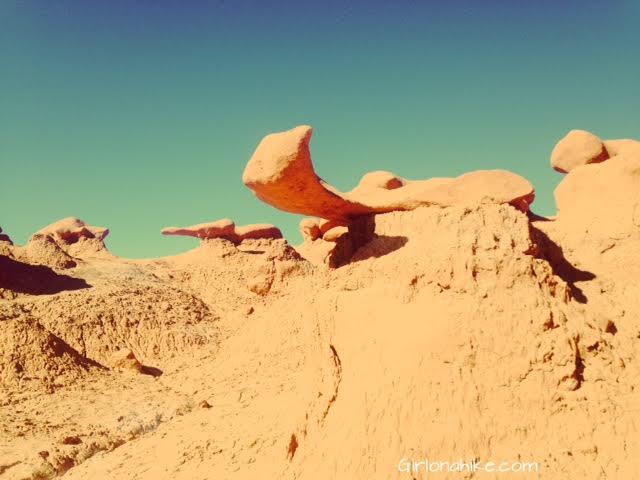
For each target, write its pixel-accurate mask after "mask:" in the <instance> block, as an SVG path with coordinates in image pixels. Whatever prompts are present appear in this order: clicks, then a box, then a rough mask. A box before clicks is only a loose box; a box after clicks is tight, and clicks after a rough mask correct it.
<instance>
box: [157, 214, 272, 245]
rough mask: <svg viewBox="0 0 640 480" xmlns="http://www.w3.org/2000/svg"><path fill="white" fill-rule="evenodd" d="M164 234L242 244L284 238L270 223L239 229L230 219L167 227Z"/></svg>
mask: <svg viewBox="0 0 640 480" xmlns="http://www.w3.org/2000/svg"><path fill="white" fill-rule="evenodd" d="M162 234H163V235H178V236H187V237H195V238H199V239H201V240H212V239H214V238H222V239H225V240H229V241H231V242H233V243H240V242H242V241H244V240H258V239H272V240H275V239H278V238H282V232H281V231H280V229H279V228H278V227H276V226H275V225H271V224H270V223H253V224H250V225H244V226H241V227H238V226H236V224H235V223H234V222H233V220H231V219H229V218H223V219H220V220H216V221H215V222H209V223H200V224H198V225H192V226H190V227H166V228H163V229H162Z"/></svg>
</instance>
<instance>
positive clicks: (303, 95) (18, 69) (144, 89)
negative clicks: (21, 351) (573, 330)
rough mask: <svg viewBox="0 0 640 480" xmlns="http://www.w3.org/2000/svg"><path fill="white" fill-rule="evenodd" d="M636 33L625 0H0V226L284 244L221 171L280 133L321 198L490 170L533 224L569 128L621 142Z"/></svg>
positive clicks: (633, 11)
mask: <svg viewBox="0 0 640 480" xmlns="http://www.w3.org/2000/svg"><path fill="white" fill-rule="evenodd" d="M639 25H640V2H638V1H637V0H620V1H616V0H614V1H611V2H604V1H590V0H582V1H577V0H571V1H557V0H556V1H548V0H543V1H535V2H530V1H507V0H503V1H483V2H480V1H452V2H402V1H398V2H376V1H367V2H364V1H363V2H334V1H328V2H300V1H297V2H284V1H279V2H268V1H261V2H245V1H241V0H239V1H210V2H198V1H191V2H178V1H175V2H169V1H139V2H130V1H124V0H119V1H118V0H115V1H89V0H84V1H80V0H78V1H69V0H56V1H45V0H42V1H35V0H34V1H16V0H0V69H1V71H0V226H2V228H3V229H4V230H5V231H6V232H7V233H8V234H9V235H10V236H11V237H12V238H13V239H14V241H16V242H17V243H23V242H25V241H26V240H27V238H28V237H29V235H30V234H31V233H33V232H34V231H36V230H37V229H39V228H41V227H43V226H44V225H47V224H48V223H51V222H53V221H55V220H58V219H60V218H62V217H66V216H70V215H73V216H78V217H80V218H82V219H84V220H85V221H87V222H89V223H91V224H94V225H101V226H106V227H109V228H110V229H111V235H110V236H109V238H108V245H109V247H110V249H111V250H112V251H113V252H114V253H116V254H118V255H123V256H129V257H152V256H160V255H167V254H171V253H176V252H179V251H183V250H186V249H188V248H189V247H190V246H193V245H195V244H197V241H195V240H193V239H183V238H167V237H163V236H161V235H160V229H161V228H162V227H164V226H168V225H189V224H192V223H199V222H205V221H211V220H215V219H218V218H221V217H230V218H233V219H234V220H235V221H236V223H238V224H244V223H254V222H270V223H274V224H276V225H278V226H279V227H281V228H282V229H283V231H284V233H285V235H286V236H287V237H288V238H289V239H290V240H292V241H293V242H294V243H297V241H298V240H299V237H298V233H297V224H298V221H299V219H300V217H298V216H296V215H290V214H286V213H283V212H279V211H277V210H275V209H273V208H271V207H269V206H267V205H264V204H262V203H261V202H260V201H258V200H257V199H255V198H254V197H253V195H252V193H251V192H250V191H249V190H248V189H246V188H245V187H244V186H243V185H242V181H241V175H242V171H243V168H244V165H245V163H246V161H247V160H248V159H249V157H250V156H251V153H252V152H253V150H254V149H255V147H256V145H257V144H258V142H259V141H260V139H261V138H262V137H263V136H264V135H266V134H267V133H270V132H274V131H280V130H285V129H289V128H291V127H293V126H295V125H298V124H309V125H312V126H313V127H314V130H315V133H314V138H313V140H312V144H311V146H312V154H313V158H314V162H315V164H316V168H317V171H318V173H319V174H320V176H322V177H323V178H324V179H325V180H326V181H328V182H329V183H332V184H334V185H336V186H337V187H339V188H341V189H349V188H351V187H353V186H354V185H355V184H356V183H357V181H358V179H359V178H360V177H361V175H362V174H364V173H365V172H367V171H370V170H378V169H385V170H391V171H394V172H396V173H398V174H400V175H402V176H405V177H408V178H427V177H432V176H455V175H459V174H461V173H464V172H466V171H469V170H474V169H489V168H504V169H508V170H511V171H514V172H516V173H518V174H521V175H523V176H525V177H526V178H528V179H529V180H530V181H531V182H532V183H533V184H534V185H535V187H536V190H537V199H536V202H535V203H534V206H533V209H534V210H535V211H536V212H538V213H541V214H551V213H553V212H554V210H555V207H554V202H553V189H554V188H555V186H556V185H557V183H558V181H559V180H560V179H561V176H560V175H559V174H557V173H555V172H553V171H552V170H551V168H550V167H549V163H548V161H549V160H548V158H549V152H550V150H551V148H552V147H553V145H554V144H555V142H556V141H557V140H558V139H559V138H560V137H562V136H563V135H564V134H565V133H566V132H567V131H568V130H569V129H571V128H583V129H587V130H590V131H593V132H594V133H596V134H598V135H599V136H601V137H603V138H621V137H632V138H639V137H640V52H639V50H640V28H639Z"/></svg>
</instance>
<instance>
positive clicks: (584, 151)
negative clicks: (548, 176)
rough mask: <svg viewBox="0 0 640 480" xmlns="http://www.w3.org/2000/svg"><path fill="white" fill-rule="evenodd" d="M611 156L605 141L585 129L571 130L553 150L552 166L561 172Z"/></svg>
mask: <svg viewBox="0 0 640 480" xmlns="http://www.w3.org/2000/svg"><path fill="white" fill-rule="evenodd" d="M608 158H609V152H608V151H607V147H606V146H605V144H604V142H603V141H602V140H600V138H598V137H597V136H595V135H594V134H593V133H590V132H587V131H585V130H571V131H570V132H569V133H568V134H567V135H566V136H565V137H564V138H562V140H560V141H559V142H558V143H557V144H556V146H555V147H554V149H553V151H552V152H551V166H552V167H553V168H554V169H555V170H557V171H558V172H561V173H568V172H570V171H571V170H573V169H574V168H576V167H580V166H582V165H588V164H590V163H599V162H603V161H605V160H607V159H608Z"/></svg>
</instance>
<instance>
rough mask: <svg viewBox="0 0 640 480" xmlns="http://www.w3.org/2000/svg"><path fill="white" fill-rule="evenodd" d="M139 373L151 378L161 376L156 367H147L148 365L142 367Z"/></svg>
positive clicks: (160, 371)
mask: <svg viewBox="0 0 640 480" xmlns="http://www.w3.org/2000/svg"><path fill="white" fill-rule="evenodd" d="M140 373H142V374H143V375H151V376H152V377H159V376H160V375H162V370H160V369H159V368H156V367H149V366H148V365H143V366H142V368H141V369H140Z"/></svg>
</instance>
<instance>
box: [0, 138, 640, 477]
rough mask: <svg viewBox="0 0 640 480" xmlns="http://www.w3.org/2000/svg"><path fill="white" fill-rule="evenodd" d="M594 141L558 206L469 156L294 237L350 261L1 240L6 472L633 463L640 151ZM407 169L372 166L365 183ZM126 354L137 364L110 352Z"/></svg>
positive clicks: (637, 464)
mask: <svg viewBox="0 0 640 480" xmlns="http://www.w3.org/2000/svg"><path fill="white" fill-rule="evenodd" d="M616 142H617V141H616ZM629 142H631V143H629ZM605 145H606V146H607V150H608V151H609V152H610V153H611V155H612V158H610V159H607V160H606V161H604V162H600V163H593V164H589V163H588V164H586V165H581V166H576V167H575V168H573V169H571V171H569V173H568V174H567V175H566V176H565V177H563V180H562V183H561V184H560V186H559V187H558V189H557V192H556V198H557V201H558V209H559V212H558V215H557V217H556V218H553V219H551V218H548V219H547V218H542V217H539V216H536V215H530V214H527V213H524V212H526V210H527V208H526V207H528V204H529V203H530V201H531V197H530V196H531V195H532V190H531V192H529V193H526V191H527V190H528V187H527V188H525V185H524V184H522V185H520V186H517V188H516V190H519V193H518V194H520V193H523V192H524V193H523V194H522V195H521V196H519V197H518V198H517V199H516V197H513V198H511V200H510V201H506V202H503V204H498V203H501V202H499V201H498V200H500V197H499V195H498V194H496V193H495V192H502V194H504V192H505V191H508V189H511V188H513V185H514V182H513V181H512V180H513V179H512V177H510V176H509V174H506V175H503V174H502V173H498V174H496V173H490V174H488V175H486V174H484V173H482V172H480V173H478V172H476V173H473V174H470V175H467V176H462V177H459V178H458V179H439V180H438V179H432V180H430V181H426V182H428V184H427V186H428V189H429V194H430V195H434V192H436V193H437V199H438V201H439V202H440V203H435V204H430V203H429V204H422V205H420V204H416V206H415V208H413V209H410V210H398V211H391V212H386V213H376V214H364V213H362V212H361V213H358V214H357V215H349V216H348V218H336V217H335V216H319V218H313V219H308V220H305V221H303V222H301V229H302V230H303V232H304V234H305V237H304V238H305V241H304V242H303V245H302V246H300V247H298V251H301V252H302V251H305V249H307V250H308V251H307V252H305V253H307V254H309V256H311V255H314V254H318V257H319V261H318V262H317V263H323V264H330V266H332V267H339V268H332V269H325V268H317V267H315V266H313V265H311V264H310V263H309V262H307V261H304V260H302V259H301V258H300V257H299V256H298V255H297V254H296V253H295V251H294V250H293V249H292V248H291V247H290V246H289V245H288V244H287V243H286V241H285V240H284V239H276V240H273V239H264V238H257V239H253V238H251V239H246V240H244V241H243V242H241V244H238V245H234V243H232V242H231V241H229V240H227V239H215V238H214V239H211V240H207V239H203V240H205V241H203V242H202V243H201V245H200V246H198V247H197V248H195V249H193V250H191V251H189V252H185V253H183V254H180V255H177V256H173V257H165V258H161V259H149V260H139V261H133V260H125V259H119V258H116V257H109V258H104V259H103V258H100V259H96V258H93V257H87V258H86V259H85V260H83V261H82V263H81V264H80V265H79V266H78V268H77V269H75V270H74V271H73V274H74V275H77V276H78V278H71V277H63V276H62V275H61V274H60V273H59V272H51V269H48V268H44V267H39V266H34V265H29V264H26V263H25V262H24V259H23V260H19V259H18V257H19V255H20V254H21V252H20V251H19V249H15V248H13V247H11V249H9V250H8V252H9V254H8V255H0V262H2V263H1V264H0V267H1V268H0V286H1V285H3V284H4V283H2V282H9V283H10V284H11V285H13V288H16V289H20V290H21V296H20V297H18V298H16V299H13V298H5V299H4V300H2V301H0V382H1V383H2V385H1V386H2V388H0V408H1V409H2V410H1V411H2V414H1V415H0V469H2V470H0V472H2V475H3V478H4V477H7V478H8V479H10V480H13V479H23V478H48V477H53V476H56V475H58V476H60V475H63V474H64V475H65V478H69V479H70V480H73V479H87V478H116V479H117V478H123V479H124V478H127V479H128V478H137V479H139V480H151V479H154V480H155V479H157V478H172V479H175V480H187V479H188V480H191V479H193V478H204V477H206V478H273V479H292V478H295V479H299V480H315V479H317V478H332V479H333V478H335V479H340V480H341V479H349V480H352V479H363V480H364V479H372V478H409V476H411V475H410V474H407V473H402V472H398V465H399V462H400V460H401V459H403V458H405V459H414V460H417V461H422V460H423V459H424V457H425V456H426V455H428V457H429V459H431V460H442V461H447V460H458V459H459V458H462V459H463V460H467V461H470V460H472V459H476V460H480V461H482V462H488V461H507V462H517V461H523V462H537V463H538V470H537V473H535V472H534V473H531V474H524V475H522V477H523V478H552V479H558V480H572V479H575V478H590V479H591V478H594V479H595V478H601V479H604V478H623V479H627V478H637V477H638V475H640V460H639V459H640V435H639V433H640V431H639V426H638V422H637V411H638V406H639V405H640V397H639V396H638V392H637V390H638V388H637V385H638V383H639V382H640V359H639V357H638V354H637V350H638V349H637V347H638V334H639V332H640V322H639V319H640V282H638V278H640V259H639V256H638V255H637V252H638V249H639V248H640V228H638V226H640V223H638V222H636V212H637V211H638V201H639V199H638V195H639V192H640V188H639V185H638V176H639V173H638V172H639V170H640V168H639V167H640V164H639V163H640V158H638V157H637V156H636V154H635V147H634V145H635V143H633V141H625V142H624V143H619V144H613V146H612V147H609V144H608V141H605ZM616 148H617V149H618V150H616ZM612 152H615V153H612ZM285 163H286V162H285ZM285 176H286V175H285ZM487 182H488V183H487ZM412 185H416V183H412V182H410V181H406V180H404V179H401V178H399V177H396V176H394V175H393V174H388V173H379V172H377V173H375V174H372V175H369V176H365V177H364V178H363V181H362V182H361V183H360V185H359V187H356V189H360V193H356V194H355V196H356V197H364V196H366V195H371V196H372V197H376V195H377V193H376V192H378V191H384V192H387V194H391V193H393V192H396V191H402V190H403V189H406V188H409V189H415V190H416V191H417V192H419V191H421V188H423V187H424V185H420V183H419V182H417V186H412ZM516 185H517V182H516ZM303 186H304V185H303ZM392 187H393V188H392ZM287 188H288V187H287ZM313 188H315V187H313ZM285 190H286V191H289V190H287V189H285ZM302 191H304V188H303V190H302ZM367 191H369V192H373V193H366V192H367ZM513 191H515V190H513ZM290 192H293V190H290ZM292 194H293V193H292ZM351 194H352V193H349V194H343V198H342V201H346V202H347V203H346V204H347V205H352V204H353V203H354V202H352V201H350V200H348V199H347V197H348V196H349V195H351ZM321 195H325V193H322V194H321ZM383 195H384V194H383ZM402 195H406V197H398V198H405V199H406V198H409V197H410V198H414V199H415V198H416V197H415V196H414V195H413V193H412V194H411V195H408V194H406V193H403V194H402ZM276 197H277V196H276ZM509 197H512V195H511V194H508V195H506V196H504V197H502V198H503V199H507V198H509ZM274 198H275V197H274ZM277 198H280V199H282V197H277ZM376 198H377V197H376ZM418 198H423V197H418ZM432 198H433V197H432ZM461 199H463V200H464V201H461ZM518 199H519V200H518ZM334 200H335V199H334ZM396 200H397V199H396ZM516 200H517V201H516ZM331 201H333V200H331ZM398 201H400V200H398ZM305 202H307V203H306V205H307V206H310V208H311V207H313V205H311V203H309V202H310V200H309V199H307V200H305ZM448 202H449V203H450V204H449V203H448ZM364 204H365V202H363V203H362V204H361V205H364ZM336 205H338V207H339V208H343V207H344V206H345V203H336ZM387 205H388V204H387ZM434 205H436V206H434ZM513 206H518V207H519V208H518V209H517V208H513ZM369 207H371V205H369ZM369 207H367V208H369ZM314 208H315V207H314ZM349 208H351V207H349ZM371 208H373V207H371ZM519 210H521V211H519ZM261 229H262V227H260V228H256V229H255V230H256V231H261ZM249 231H251V229H249ZM334 232H335V233H340V235H337V234H335V235H334ZM192 233H195V232H192ZM323 237H324V238H323ZM48 238H51V239H52V241H54V243H55V244H56V245H58V246H60V248H62V249H66V248H68V245H67V244H66V243H64V242H61V241H56V240H55V237H54V236H51V237H48ZM327 238H332V239H333V240H335V241H327ZM83 241H84V240H79V241H78V242H76V243H82V242H83ZM56 242H58V243H56ZM73 245H75V244H73ZM65 251H66V250H65ZM14 253H15V255H16V256H15V258H14V257H13V255H14ZM74 258H76V257H74ZM9 270H11V272H27V273H29V272H30V273H32V274H33V272H41V271H42V270H46V271H48V272H49V273H48V275H53V277H47V282H46V283H47V285H48V284H49V283H56V282H58V283H57V287H56V288H57V289H54V290H46V289H45V290H42V289H39V288H38V289H36V288H31V289H29V288H25V287H26V286H27V287H28V284H29V282H27V284H25V283H24V282H22V283H20V282H15V281H13V280H14V277H15V275H11V276H7V275H5V272H7V271H9ZM27 273H20V275H21V276H24V275H26V274H27ZM51 278H53V279H55V282H49V280H50V279H51ZM79 281H80V282H85V281H86V282H85V285H84V286H83V287H82V288H78V289H75V287H74V286H73V285H75V284H76V283H77V282H79ZM70 282H71V283H70ZM56 345H57V346H56ZM129 350H130V352H135V353H134V355H133V356H134V357H135V359H136V361H133V359H131V358H126V357H128V356H129ZM114 352H123V353H122V354H124V353H126V356H125V360H126V363H127V364H129V365H133V367H134V368H133V370H134V371H138V370H137V369H138V368H141V370H140V373H148V374H144V375H136V376H135V377H132V376H130V375H123V374H122V372H121V371H119V369H117V368H102V367H101V366H102V365H104V366H105V367H111V366H112V362H113V355H114ZM138 364H140V365H142V364H144V365H152V366H153V367H138ZM43 392H53V393H52V394H50V395H43V394H42V393H43ZM203 399H206V403H207V405H204V404H203V403H202V401H203ZM199 406H203V407H205V408H200V407H199ZM208 406H210V407H211V408H208ZM116 447H117V448H116ZM429 475H431V473H429V474H426V473H425V472H424V471H422V472H419V473H415V475H414V476H415V477H416V478H424V477H427V476H429ZM442 476H443V478H445V477H446V478H448V477H447V474H446V473H445V474H443V475H442ZM463 477H464V475H463Z"/></svg>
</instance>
